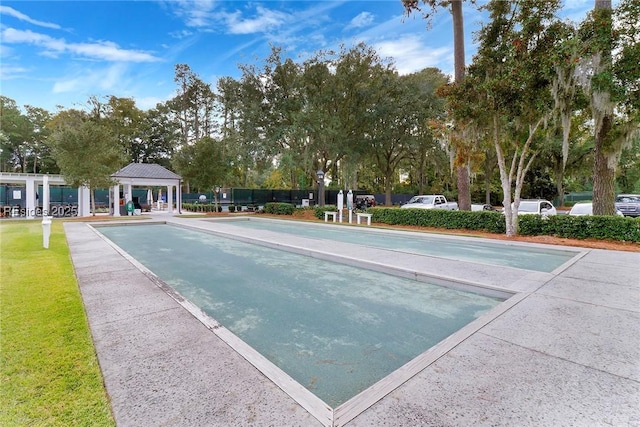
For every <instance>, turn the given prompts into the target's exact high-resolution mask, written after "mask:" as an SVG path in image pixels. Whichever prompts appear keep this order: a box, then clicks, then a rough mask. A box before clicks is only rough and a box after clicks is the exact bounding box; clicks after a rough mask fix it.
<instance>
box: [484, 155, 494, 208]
mask: <svg viewBox="0 0 640 427" xmlns="http://www.w3.org/2000/svg"><path fill="white" fill-rule="evenodd" d="M491 172H493V168H492V167H491V162H490V157H489V156H488V155H487V156H485V160H484V202H485V203H486V204H487V205H490V204H491Z"/></svg>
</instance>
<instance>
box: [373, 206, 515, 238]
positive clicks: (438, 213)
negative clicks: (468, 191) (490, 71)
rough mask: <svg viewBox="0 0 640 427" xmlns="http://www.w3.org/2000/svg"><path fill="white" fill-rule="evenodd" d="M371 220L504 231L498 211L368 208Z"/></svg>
mask: <svg viewBox="0 0 640 427" xmlns="http://www.w3.org/2000/svg"><path fill="white" fill-rule="evenodd" d="M369 212H370V213H371V214H373V215H372V217H371V220H372V221H373V222H378V223H382V224H389V225H417V226H420V227H435V228H447V229H459V228H462V229H466V230H478V231H485V232H489V233H504V232H505V231H506V228H505V222H504V216H502V214H500V213H499V212H491V211H482V212H470V211H445V210H442V209H399V208H369Z"/></svg>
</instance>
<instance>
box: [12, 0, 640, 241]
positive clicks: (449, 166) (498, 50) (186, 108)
mask: <svg viewBox="0 0 640 427" xmlns="http://www.w3.org/2000/svg"><path fill="white" fill-rule="evenodd" d="M403 3H404V5H405V7H406V8H407V9H408V10H409V11H415V10H419V3H418V1H403ZM425 3H427V4H428V5H429V7H430V9H429V13H430V12H432V11H433V10H435V8H437V7H439V6H448V7H450V8H451V9H450V10H451V12H452V13H453V14H454V17H455V16H458V18H459V19H456V20H454V24H455V25H456V28H457V29H458V31H457V32H456V34H458V33H459V32H460V31H461V25H462V21H461V9H460V8H461V7H462V2H461V1H455V0H454V1H449V0H447V1H444V0H443V1H438V0H428V1H425ZM470 3H473V2H470ZM607 3H608V4H607ZM597 4H598V7H597V8H595V10H594V13H593V14H591V15H590V16H589V17H588V18H587V19H586V20H585V21H584V22H582V23H581V24H580V25H578V26H574V25H572V24H571V23H567V22H563V21H561V20H560V19H559V18H558V17H557V13H558V8H559V7H560V3H559V1H555V0H554V1H534V0H521V1H512V2H504V1H491V2H489V3H488V4H487V5H486V6H484V7H486V9H487V10H488V12H489V14H490V20H489V21H488V23H487V24H486V25H484V26H483V27H482V28H481V30H480V31H479V32H478V34H477V38H478V41H479V49H478V53H477V55H476V56H475V57H474V59H473V62H472V63H471V64H470V65H469V66H468V67H464V63H463V62H462V63H461V60H460V57H462V59H463V58H464V49H462V50H460V49H459V48H457V49H456V75H455V80H454V81H453V82H449V81H448V78H447V76H445V75H443V74H442V73H441V72H440V71H439V70H437V69H431V68H430V69H425V70H422V71H421V72H418V73H414V74H410V75H399V74H398V72H397V71H396V70H395V68H394V65H393V63H392V62H391V61H389V60H387V59H383V58H380V57H379V56H378V55H377V53H376V52H375V50H373V49H372V48H371V47H368V46H366V45H365V44H359V45H357V46H354V47H351V48H345V47H342V49H341V50H340V51H339V52H331V51H322V52H317V53H315V54H314V55H313V56H312V57H311V58H309V59H308V60H306V61H304V62H302V63H297V62H295V61H293V60H292V59H289V58H283V52H282V51H281V50H280V49H279V48H277V47H274V48H273V49H272V52H271V55H270V56H269V57H267V58H266V59H265V60H264V61H263V63H262V64H261V65H245V66H241V67H240V71H241V77H239V78H237V79H235V78H231V77H224V78H221V79H220V80H218V82H217V86H216V87H215V89H214V88H212V86H211V85H209V84H207V83H205V82H204V81H202V79H200V77H199V76H198V75H197V74H195V73H194V72H193V71H192V70H191V69H190V68H189V66H188V65H186V64H179V65H177V66H176V69H175V82H176V86H177V91H176V96H175V97H174V98H173V99H170V100H168V101H167V102H165V103H161V104H158V105H157V106H156V108H154V109H151V110H148V111H142V110H140V109H138V108H137V107H136V105H135V102H134V101H133V100H131V99H127V98H117V97H113V96H112V97H107V98H105V99H99V98H97V97H92V98H90V99H89V100H88V102H87V104H86V105H85V106H83V107H82V108H80V109H67V110H64V109H60V110H59V111H57V112H56V113H55V114H51V113H49V112H47V111H44V110H42V109H38V108H35V107H29V106H27V107H25V109H26V113H23V112H22V111H20V109H19V108H18V107H17V106H16V105H15V102H14V101H13V100H10V99H7V98H4V97H0V115H1V118H2V133H1V134H0V144H1V146H0V147H1V149H2V151H1V153H0V155H1V158H0V161H1V162H2V163H1V165H0V166H1V167H2V169H3V170H21V171H25V172H26V171H33V172H35V171H46V172H56V168H60V169H61V170H63V173H64V174H65V175H69V176H77V177H80V176H82V175H86V174H88V173H89V171H95V172H97V171H99V170H101V169H100V168H98V167H91V166H90V165H92V164H94V162H95V161H97V160H96V159H98V158H99V161H100V162H102V164H104V165H105V166H106V167H105V169H107V168H109V169H110V170H111V172H113V171H114V170H116V169H118V168H119V167H121V166H122V165H124V164H126V163H128V162H152V163H159V164H163V165H164V166H167V167H169V168H171V169H173V170H175V171H176V172H177V173H179V174H180V175H182V176H183V178H184V179H185V182H186V183H187V185H188V186H191V188H192V189H196V190H202V191H206V190H209V189H211V188H212V187H214V186H216V185H226V186H243V187H252V186H261V187H270V188H275V187H281V188H309V187H310V186H313V185H316V182H315V179H316V178H315V176H316V171H317V170H319V169H321V170H323V171H325V172H326V176H327V177H328V178H329V179H330V180H331V185H332V186H334V187H337V188H345V189H346V188H352V189H365V190H369V191H372V192H382V191H384V192H385V193H386V194H387V195H388V196H389V195H390V193H391V192H392V191H396V192H400V191H403V190H404V191H408V192H419V193H422V192H427V191H428V192H438V193H439V192H444V193H449V195H451V189H452V188H454V187H456V186H457V188H458V192H459V194H458V196H459V200H460V202H461V203H460V204H461V206H462V207H464V206H467V205H468V204H469V203H470V200H471V198H472V197H471V194H472V193H473V194H474V198H476V200H477V199H479V198H480V197H482V196H484V198H485V201H486V202H490V203H495V202H496V199H495V197H500V196H496V195H498V194H501V198H500V199H497V200H501V201H502V202H503V204H504V205H505V208H506V210H507V222H508V232H509V233H510V234H514V233H516V232H517V216H516V215H515V211H517V205H518V203H519V199H520V198H521V197H522V196H529V197H552V196H553V195H554V194H558V195H560V196H562V195H563V194H564V191H565V189H567V188H568V189H571V190H580V189H583V188H584V187H585V186H589V185H591V183H593V184H594V202H595V206H594V209H598V210H599V212H600V213H612V211H613V195H614V190H615V188H614V187H615V179H616V178H617V185H618V187H619V188H620V189H621V190H623V191H632V190H633V189H634V188H635V186H637V185H638V182H639V178H640V176H639V175H640V172H638V171H640V167H639V162H640V159H639V158H638V156H639V153H640V149H639V145H640V142H639V139H638V131H639V127H638V123H639V122H640V118H639V116H638V111H639V106H640V105H639V103H640V101H639V85H640V83H639V81H640V77H639V76H640V71H639V70H638V67H637V64H638V63H639V62H640V54H639V49H640V47H639V46H640V43H639V40H638V37H639V36H638V28H637V22H638V17H639V15H640V14H639V8H640V6H639V5H638V4H637V2H622V3H621V5H620V7H619V8H617V9H616V10H615V11H613V10H612V9H611V5H610V2H606V1H605V2H600V1H598V2H597ZM614 22H615V26H614ZM461 40H462V37H460V35H459V34H458V36H457V37H456V44H458V42H461ZM460 52H462V55H460ZM98 152H100V153H104V154H105V155H104V156H100V157H98V156H96V153H98ZM64 156H66V157H67V158H66V159H65V158H64ZM92 159H93V160H92ZM81 164H82V165H83V166H82V167H83V168H81ZM87 165H89V166H87ZM73 167H75V168H76V169H77V170H73V171H70V170H69V169H70V168H73ZM98 178H99V177H98V176H94V177H91V180H90V181H91V185H92V186H100V185H103V182H102V181H100V179H98ZM83 183H84V182H83ZM189 190H190V189H189V188H187V191H189ZM387 200H390V198H389V197H388V198H387ZM511 202H514V208H515V209H514V210H513V211H511Z"/></svg>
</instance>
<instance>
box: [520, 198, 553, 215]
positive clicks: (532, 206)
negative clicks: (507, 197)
mask: <svg viewBox="0 0 640 427" xmlns="http://www.w3.org/2000/svg"><path fill="white" fill-rule="evenodd" d="M557 214H558V212H557V211H556V208H555V207H554V206H553V203H551V202H550V201H548V200H544V199H522V200H520V206H519V207H518V215H542V216H550V215H557Z"/></svg>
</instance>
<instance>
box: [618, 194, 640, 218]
mask: <svg viewBox="0 0 640 427" xmlns="http://www.w3.org/2000/svg"><path fill="white" fill-rule="evenodd" d="M616 208H617V209H619V210H620V212H622V214H623V215H624V216H640V194H618V196H616Z"/></svg>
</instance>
